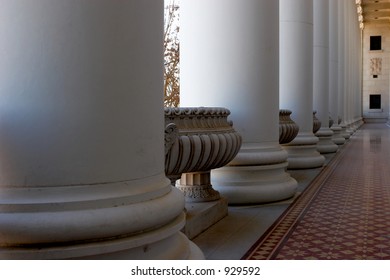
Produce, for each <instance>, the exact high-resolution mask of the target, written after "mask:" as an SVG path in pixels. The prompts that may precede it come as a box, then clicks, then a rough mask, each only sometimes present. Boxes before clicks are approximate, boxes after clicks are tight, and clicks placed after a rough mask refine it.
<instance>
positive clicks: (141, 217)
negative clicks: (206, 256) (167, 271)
mask: <svg viewBox="0 0 390 280" xmlns="http://www.w3.org/2000/svg"><path fill="white" fill-rule="evenodd" d="M0 6H1V9H0V38H1V39H0V40H1V45H0V53H2V54H3V55H2V60H1V61H2V62H1V64H0V73H1V75H0V85H1V88H0V94H1V100H2V101H1V103H0V129H1V133H0V163H1V164H0V172H1V174H2V175H1V178H0V192H1V196H0V209H1V210H0V236H1V238H0V248H1V249H0V258H1V259H64V258H76V259H78V258H82V259H83V258H84V259H85V258H86V259H186V258H201V257H202V253H201V252H200V251H199V249H198V248H197V247H196V246H194V245H193V243H191V242H189V240H188V239H187V238H186V237H185V236H184V235H183V234H182V233H180V229H181V228H182V227H183V225H184V223H185V217H184V213H183V207H184V199H183V195H182V194H181V192H180V191H179V190H177V189H175V188H172V187H171V186H170V182H169V180H168V179H167V178H165V175H164V135H163V133H164V115H163V105H162V104H163V102H162V96H163V93H162V81H163V77H162V70H161V69H162V53H163V52H162V43H161V42H162V38H163V37H162V27H163V1H155V0H149V1H144V0H142V1H141V0H140V1H136V0H126V1H106V0H95V1H93V3H92V2H91V1H89V0H68V1H62V0H50V1H46V0H34V1H29V0H18V1H7V0H1V1H0Z"/></svg>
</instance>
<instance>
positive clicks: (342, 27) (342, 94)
mask: <svg viewBox="0 0 390 280" xmlns="http://www.w3.org/2000/svg"><path fill="white" fill-rule="evenodd" d="M346 2H347V1H338V8H339V10H338V18H339V37H338V38H339V44H338V45H339V46H338V50H339V69H338V74H339V93H338V100H339V106H338V110H339V116H340V118H341V123H340V127H341V132H340V133H341V136H342V137H344V138H345V139H349V138H350V134H349V133H347V131H346V129H347V121H346V118H347V115H346V110H345V103H346V100H345V98H346V92H347V89H346V85H347V83H346V74H345V72H346V53H347V52H346V41H347V40H346V38H345V36H346V34H347V32H346V22H347V19H346Z"/></svg>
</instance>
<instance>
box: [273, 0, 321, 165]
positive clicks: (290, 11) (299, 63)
mask: <svg viewBox="0 0 390 280" xmlns="http://www.w3.org/2000/svg"><path fill="white" fill-rule="evenodd" d="M280 104H281V105H280V107H281V108H285V109H289V110H291V111H292V112H293V113H292V114H291V118H292V119H293V120H294V121H295V122H296V123H297V124H298V125H299V133H298V135H297V137H295V139H294V140H293V141H292V142H290V143H289V144H286V145H284V148H285V149H286V151H287V152H288V163H289V165H288V167H289V168H290V169H298V168H315V167H320V166H322V165H323V163H324V161H325V158H324V157H323V156H322V155H320V154H319V152H318V151H317V149H316V147H317V142H318V138H317V137H316V136H315V135H314V134H313V0H296V1H291V0H280Z"/></svg>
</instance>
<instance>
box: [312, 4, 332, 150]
mask: <svg viewBox="0 0 390 280" xmlns="http://www.w3.org/2000/svg"><path fill="white" fill-rule="evenodd" d="M313 8H314V49H313V54H314V66H313V67H314V68H313V93H314V96H313V100H314V110H316V111H317V118H318V119H319V120H320V121H321V128H320V129H319V131H318V132H317V133H316V134H315V135H316V136H317V137H318V139H319V142H318V144H317V150H318V151H319V152H320V153H321V154H327V153H334V152H336V151H337V149H338V147H337V145H336V144H335V143H334V142H333V141H332V136H333V131H332V130H331V129H330V128H329V1H328V0H314V1H313Z"/></svg>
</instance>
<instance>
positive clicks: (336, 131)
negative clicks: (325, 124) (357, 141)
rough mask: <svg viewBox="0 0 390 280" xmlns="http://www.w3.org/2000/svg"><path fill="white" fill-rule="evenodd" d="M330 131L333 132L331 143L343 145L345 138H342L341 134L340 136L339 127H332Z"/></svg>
mask: <svg viewBox="0 0 390 280" xmlns="http://www.w3.org/2000/svg"><path fill="white" fill-rule="evenodd" d="M330 129H331V130H332V131H333V136H332V141H333V142H334V143H335V144H336V145H344V143H345V138H344V137H342V136H341V134H340V132H341V127H339V126H332V127H331V128H330Z"/></svg>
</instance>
